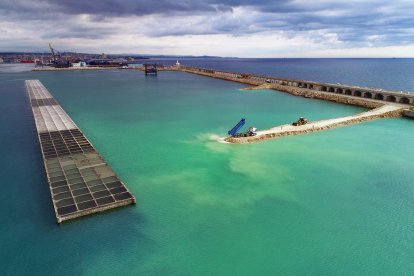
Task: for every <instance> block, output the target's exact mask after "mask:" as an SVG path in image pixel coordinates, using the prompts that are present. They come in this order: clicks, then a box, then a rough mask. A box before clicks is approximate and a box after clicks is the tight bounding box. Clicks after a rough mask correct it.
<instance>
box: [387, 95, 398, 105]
mask: <svg viewBox="0 0 414 276" xmlns="http://www.w3.org/2000/svg"><path fill="white" fill-rule="evenodd" d="M385 100H386V101H387V102H394V103H395V102H396V101H397V98H396V97H395V96H393V95H388V96H386V97H385Z"/></svg>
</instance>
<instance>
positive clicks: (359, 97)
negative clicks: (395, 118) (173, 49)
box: [170, 65, 414, 108]
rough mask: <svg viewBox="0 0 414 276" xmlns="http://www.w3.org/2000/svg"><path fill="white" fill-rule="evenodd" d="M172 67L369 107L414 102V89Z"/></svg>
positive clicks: (305, 95) (403, 105)
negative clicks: (412, 91)
mask: <svg viewBox="0 0 414 276" xmlns="http://www.w3.org/2000/svg"><path fill="white" fill-rule="evenodd" d="M170 70H176V71H183V72H187V73H192V74H197V75H203V76H208V77H212V78H218V79H224V80H229V81H234V82H240V83H244V84H248V85H254V86H259V85H266V88H267V89H275V90H278V91H282V92H287V93H290V94H293V95H297V96H304V97H307V98H316V99H323V100H329V101H335V102H339V103H345V104H351V105H358V106H363V107H367V108H376V107H379V106H381V105H383V104H390V103H391V104H395V105H398V106H401V107H407V106H408V105H412V104H414V93H402V92H398V91H389V90H383V89H375V88H368V87H359V86H352V85H344V84H330V83H320V82H313V81H304V80H293V79H286V78H278V77H274V76H262V75H255V74H246V73H235V72H227V71H222V70H215V69H208V68H199V67H190V66H182V65H181V66H176V67H175V68H172V69H170Z"/></svg>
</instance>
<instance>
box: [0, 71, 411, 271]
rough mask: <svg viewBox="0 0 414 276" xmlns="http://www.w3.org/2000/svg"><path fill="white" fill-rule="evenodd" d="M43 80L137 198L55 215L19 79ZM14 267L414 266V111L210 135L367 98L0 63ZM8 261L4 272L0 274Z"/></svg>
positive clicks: (1, 214)
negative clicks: (338, 124)
mask: <svg viewBox="0 0 414 276" xmlns="http://www.w3.org/2000/svg"><path fill="white" fill-rule="evenodd" d="M30 78H37V79H40V80H41V81H42V83H43V84H44V85H45V86H46V87H47V88H48V89H49V91H50V92H51V93H52V95H53V96H54V97H55V98H56V99H57V100H58V101H59V103H60V104H61V105H62V106H63V108H64V109H65V110H66V112H67V113H68V114H69V115H70V116H71V117H72V119H73V120H74V121H75V122H76V123H77V125H78V126H79V127H80V129H82V131H83V132H84V133H85V135H86V136H87V137H88V138H89V139H90V140H91V141H92V143H93V144H94V145H95V147H96V148H97V149H98V151H99V152H100V153H101V154H102V156H103V157H104V158H105V159H106V160H107V161H108V163H109V164H110V165H111V166H112V168H113V169H114V170H115V171H116V172H117V174H118V175H119V177H120V178H121V179H122V180H123V181H124V182H125V183H126V185H127V186H128V188H129V189H130V190H131V192H132V193H133V194H134V195H135V196H136V197H137V201H138V203H137V205H136V206H135V207H127V208H123V209H118V210H115V211H110V212H105V213H103V214H100V215H95V216H90V217H87V218H83V219H79V220H75V221H72V222H69V223H65V224H63V225H60V226H58V225H57V224H56V223H55V218H54V213H53V207H52V204H51V202H50V196H49V191H48V187H47V182H46V179H45V175H44V172H43V164H42V159H41V155H40V151H39V146H38V144H37V141H36V134H35V127H34V123H33V118H32V116H31V114H30V112H31V111H30V108H29V104H28V102H27V98H26V96H25V91H24V85H23V80H24V79H30ZM0 80H2V83H3V89H2V90H1V93H2V98H3V99H4V101H3V103H2V104H1V106H0V112H1V113H0V114H1V118H2V121H1V122H0V125H1V128H0V134H1V137H2V143H1V145H0V150H1V152H2V156H1V157H0V165H1V168H2V169H1V171H2V181H1V191H2V193H1V194H0V200H1V201H0V202H1V203H0V204H1V205H0V206H1V209H0V219H1V221H2V223H1V225H0V233H1V234H0V245H1V251H0V266H1V268H2V271H3V273H4V274H6V275H412V274H413V273H414V250H413V248H414V234H413V230H414V223H413V221H414V203H413V202H414V201H413V199H414V184H413V181H412V180H413V179H414V171H413V169H412V165H411V164H412V162H413V159H414V157H413V156H414V149H413V147H412V145H413V142H414V137H413V135H412V133H413V131H414V122H413V121H410V120H406V119H384V120H377V121H371V122H366V123H362V124H358V125H353V126H347V127H342V128H336V129H333V130H329V131H323V132H319V133H314V134H310V135H303V136H293V137H287V138H282V139H277V140H268V141H264V142H260V143H255V144H249V145H229V144H221V143H218V142H217V137H220V136H225V134H226V132H227V130H229V129H230V128H232V127H233V125H234V124H236V123H237V122H238V120H239V119H240V118H241V117H245V118H246V120H247V124H248V125H254V126H256V127H258V128H259V129H263V128H268V127H271V126H275V125H279V124H285V123H289V122H292V121H294V120H296V119H297V118H298V117H299V116H305V117H307V118H308V119H310V120H320V119H327V118H332V117H339V116H344V115H350V114H354V113H358V112H361V111H363V109H361V108H356V107H351V106H347V105H340V104H334V103H329V102H325V101H319V100H311V99H305V98H300V97H294V96H291V95H288V94H285V93H280V92H274V91H269V90H258V91H243V90H240V88H243V87H244V86H242V85H240V84H237V83H231V82H226V81H221V80H216V79H210V78H205V77H201V76H195V75H190V74H185V73H178V72H175V73H174V72H161V73H160V74H159V75H158V77H148V78H146V77H145V76H143V74H142V73H141V72H132V71H105V72H93V71H90V72H42V73H32V72H21V73H9V74H1V75H0ZM3 273H2V274H3Z"/></svg>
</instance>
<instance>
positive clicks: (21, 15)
mask: <svg viewBox="0 0 414 276" xmlns="http://www.w3.org/2000/svg"><path fill="white" fill-rule="evenodd" d="M413 10H414V1H408V0H396V1H385V0H368V1H356V0H350V1H332V0H316V1H311V2H310V1H305V0H297V1H292V0H284V1H279V0H278V1H266V0H259V1H253V0H241V1H234V0H222V1H216V0H201V1H185V0H175V1H168V0H159V1H151V0H144V1H135V0H112V1H111V0H101V1H81V0H71V1H69V0H60V1H57V0H45V1H29V0H13V1H11V0H3V1H1V3H0V52H5V51H28V52H31V51H48V43H49V42H51V43H52V44H53V46H54V47H55V48H56V49H58V50H59V51H73V52H84V53H109V54H124V53H128V54H143V55H145V54H153V55H195V56H202V55H210V56H227V57H253V58H254V57H268V58H271V57H275V58H282V57H287V58H289V57H414V17H413V16H412V11H413Z"/></svg>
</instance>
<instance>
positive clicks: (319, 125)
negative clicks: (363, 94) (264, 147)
mask: <svg viewBox="0 0 414 276" xmlns="http://www.w3.org/2000/svg"><path fill="white" fill-rule="evenodd" d="M398 116H401V108H400V107H398V106H394V105H383V106H381V107H378V108H376V109H372V110H369V111H367V112H363V113H359V114H356V115H351V116H347V117H340V118H333V119H328V120H322V121H316V122H310V123H308V124H306V125H301V126H292V125H281V126H277V127H273V128H270V129H265V130H261V131H258V132H257V135H256V136H250V137H237V138H236V137H228V138H221V139H220V140H224V141H226V142H229V143H233V144H245V143H252V142H259V141H262V140H266V139H272V138H280V137H284V136H290V135H300V134H307V133H312V132H315V131H321V130H326V129H331V128H335V127H340V126H346V125H351V124H356V123H360V122H364V121H368V120H374V119H379V118H387V117H398Z"/></svg>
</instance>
